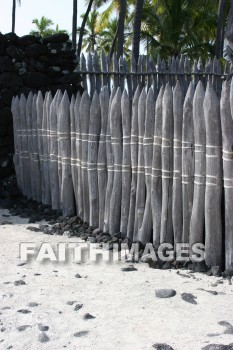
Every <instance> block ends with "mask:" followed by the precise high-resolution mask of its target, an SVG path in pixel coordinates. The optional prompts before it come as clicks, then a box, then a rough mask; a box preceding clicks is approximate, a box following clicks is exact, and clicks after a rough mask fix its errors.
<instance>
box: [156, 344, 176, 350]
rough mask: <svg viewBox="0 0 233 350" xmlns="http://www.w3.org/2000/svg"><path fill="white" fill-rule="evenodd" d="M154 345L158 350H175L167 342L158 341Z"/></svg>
mask: <svg viewBox="0 0 233 350" xmlns="http://www.w3.org/2000/svg"><path fill="white" fill-rule="evenodd" d="M152 347H153V349H156V350H174V349H173V348H172V347H171V346H170V345H168V344H165V343H156V344H154V345H152Z"/></svg>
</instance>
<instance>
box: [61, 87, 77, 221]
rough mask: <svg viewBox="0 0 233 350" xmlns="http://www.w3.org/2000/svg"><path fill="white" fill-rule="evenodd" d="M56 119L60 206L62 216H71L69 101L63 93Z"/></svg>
mask: <svg viewBox="0 0 233 350" xmlns="http://www.w3.org/2000/svg"><path fill="white" fill-rule="evenodd" d="M58 115H59V119H58V135H59V139H58V148H59V154H60V156H61V158H60V161H61V166H62V182H61V205H62V213H63V215H64V216H72V215H74V213H75V210H74V191H73V183H72V174H71V164H70V155H71V142H70V101H69V97H68V95H67V92H66V91H65V92H64V94H63V97H62V100H61V103H60V106H59V112H58Z"/></svg>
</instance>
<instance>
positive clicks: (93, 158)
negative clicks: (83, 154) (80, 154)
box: [87, 91, 101, 228]
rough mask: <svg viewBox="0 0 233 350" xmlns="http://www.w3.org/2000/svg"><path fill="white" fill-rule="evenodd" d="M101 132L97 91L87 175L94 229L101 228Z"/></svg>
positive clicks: (92, 117) (93, 102) (93, 108)
mask: <svg viewBox="0 0 233 350" xmlns="http://www.w3.org/2000/svg"><path fill="white" fill-rule="evenodd" d="M100 131H101V110H100V101H99V95H98V93H97V91H95V93H94V96H93V99H92V103H91V108H90V120H89V139H88V160H87V173H88V184H89V205H90V216H89V224H90V226H92V227H93V228H96V227H98V226H99V191H98V171H97V162H98V148H99V138H100Z"/></svg>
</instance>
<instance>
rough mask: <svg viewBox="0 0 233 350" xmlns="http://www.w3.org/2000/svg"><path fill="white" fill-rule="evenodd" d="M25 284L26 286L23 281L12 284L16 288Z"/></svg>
mask: <svg viewBox="0 0 233 350" xmlns="http://www.w3.org/2000/svg"><path fill="white" fill-rule="evenodd" d="M25 284H27V283H26V282H24V281H23V280H18V281H15V282H14V285H15V286H16V287H18V286H23V285H25Z"/></svg>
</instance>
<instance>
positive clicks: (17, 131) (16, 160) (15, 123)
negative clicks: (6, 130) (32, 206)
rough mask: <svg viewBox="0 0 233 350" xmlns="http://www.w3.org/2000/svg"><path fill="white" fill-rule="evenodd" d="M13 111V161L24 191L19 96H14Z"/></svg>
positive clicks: (18, 182) (18, 180) (19, 183)
mask: <svg viewBox="0 0 233 350" xmlns="http://www.w3.org/2000/svg"><path fill="white" fill-rule="evenodd" d="M11 111H12V115H13V129H14V147H15V153H14V156H13V162H14V167H15V173H16V179H17V184H18V188H19V190H20V192H22V185H21V173H20V129H19V128H20V124H19V121H20V117H19V98H18V96H16V97H13V99H12V103H11Z"/></svg>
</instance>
